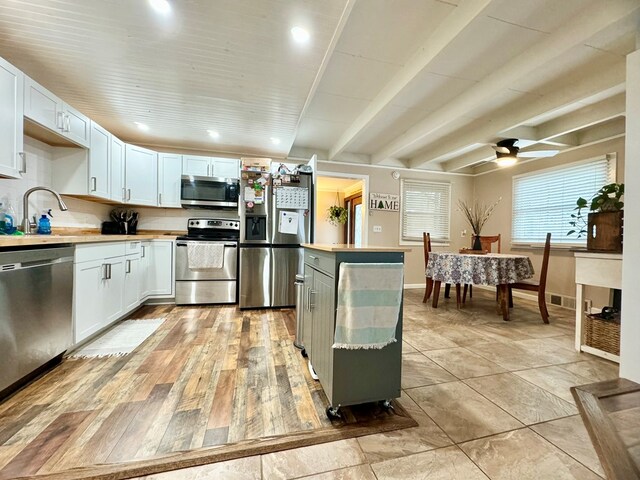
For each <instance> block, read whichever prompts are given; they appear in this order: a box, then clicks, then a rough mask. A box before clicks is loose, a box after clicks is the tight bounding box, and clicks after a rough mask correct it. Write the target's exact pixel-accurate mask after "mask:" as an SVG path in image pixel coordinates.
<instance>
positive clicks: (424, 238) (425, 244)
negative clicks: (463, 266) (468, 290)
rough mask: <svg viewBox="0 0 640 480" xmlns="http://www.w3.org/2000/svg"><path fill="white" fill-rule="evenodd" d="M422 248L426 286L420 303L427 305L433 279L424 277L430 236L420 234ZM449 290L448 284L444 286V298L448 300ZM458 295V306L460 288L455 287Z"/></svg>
mask: <svg viewBox="0 0 640 480" xmlns="http://www.w3.org/2000/svg"><path fill="white" fill-rule="evenodd" d="M422 247H423V249H424V271H425V279H426V285H425V289H424V298H423V299H422V303H427V300H429V297H431V293H432V292H433V279H431V278H430V277H427V276H426V272H427V264H428V263H429V252H431V236H430V235H429V234H428V233H427V232H422ZM450 288H451V285H450V284H448V283H447V284H445V286H444V297H445V298H449V289H450ZM457 289H458V290H457V293H458V299H457V300H458V304H459V303H460V300H459V298H460V292H459V290H460V287H459V286H458V287H457ZM439 294H440V284H438V295H439Z"/></svg>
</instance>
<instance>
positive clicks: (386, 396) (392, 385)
mask: <svg viewBox="0 0 640 480" xmlns="http://www.w3.org/2000/svg"><path fill="white" fill-rule="evenodd" d="M303 247H304V314H303V338H302V339H303V344H304V348H305V351H306V354H307V355H308V356H309V360H310V363H311V365H312V366H313V369H314V370H315V373H316V375H317V376H318V378H319V380H320V383H321V385H322V388H323V389H324V391H325V393H326V395H327V397H328V399H329V406H328V407H327V415H328V416H329V417H330V418H332V417H339V416H340V413H339V408H340V406H347V405H356V404H361V403H368V402H376V401H383V402H384V405H385V406H387V407H389V406H390V403H389V402H390V400H391V399H393V398H398V397H399V396H400V389H401V386H400V382H401V368H402V288H401V286H400V293H399V311H398V317H397V323H396V325H395V341H392V342H391V343H389V344H388V345H385V346H384V347H382V348H355V349H347V348H334V340H335V332H336V315H337V313H336V312H337V308H338V303H339V300H338V296H339V291H338V288H339V280H340V277H339V276H340V265H341V264H342V263H346V264H396V265H397V264H403V263H404V253H405V252H407V251H409V249H406V248H397V247H373V246H369V247H354V246H353V245H324V244H304V245H303ZM399 268H402V267H401V266H400V267H399ZM393 320H394V321H395V318H394V319H393Z"/></svg>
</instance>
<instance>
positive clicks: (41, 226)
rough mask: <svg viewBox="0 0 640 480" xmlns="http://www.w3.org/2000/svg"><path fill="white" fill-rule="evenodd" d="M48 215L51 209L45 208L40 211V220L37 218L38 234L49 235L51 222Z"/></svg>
mask: <svg viewBox="0 0 640 480" xmlns="http://www.w3.org/2000/svg"><path fill="white" fill-rule="evenodd" d="M49 217H51V210H46V211H44V212H43V213H42V216H41V217H40V220H38V234H39V235H51V222H50V221H49ZM52 218H53V217H52Z"/></svg>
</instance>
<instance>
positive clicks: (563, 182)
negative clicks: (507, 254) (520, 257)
mask: <svg viewBox="0 0 640 480" xmlns="http://www.w3.org/2000/svg"><path fill="white" fill-rule="evenodd" d="M614 181H615V159H608V158H601V159H598V160H590V161H588V162H581V163H579V164H573V165H569V166H566V167H560V168H554V169H550V170H545V171H541V172H536V173H532V174H525V175H518V176H515V177H513V212H512V213H513V218H512V231H511V241H512V243H526V244H535V243H544V241H545V238H546V235H547V232H551V240H552V242H553V243H555V244H584V243H586V238H585V237H582V238H580V239H578V238H576V236H575V235H571V236H567V232H568V231H569V230H572V227H571V225H569V222H570V221H571V214H572V213H575V212H574V208H575V207H576V201H577V200H578V198H579V197H583V198H586V199H587V200H589V199H591V197H592V196H593V195H594V194H595V193H596V192H597V191H598V190H599V189H600V188H601V187H602V186H604V185H606V184H608V183H611V182H614Z"/></svg>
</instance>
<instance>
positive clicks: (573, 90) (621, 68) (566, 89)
mask: <svg viewBox="0 0 640 480" xmlns="http://www.w3.org/2000/svg"><path fill="white" fill-rule="evenodd" d="M625 78H626V73H625V62H624V61H621V62H618V63H617V64H615V65H612V66H610V68H608V69H606V70H599V71H598V72H597V73H596V74H594V75H590V76H587V77H585V78H584V79H583V80H582V81H580V82H578V83H570V84H566V85H563V86H561V87H559V88H556V89H555V90H553V91H552V92H551V93H549V94H547V95H545V96H543V97H540V98H539V99H537V100H535V101H532V102H529V103H527V104H524V103H521V104H520V105H519V107H518V108H513V107H510V106H509V107H505V108H503V109H501V110H499V111H497V112H496V113H495V115H493V117H492V118H491V120H490V121H486V120H482V119H481V120H475V121H473V122H471V123H470V124H469V125H468V127H466V128H464V129H463V130H462V131H463V132H464V133H463V134H460V133H458V132H456V133H452V134H449V135H447V136H445V137H443V138H441V139H439V140H438V145H437V146H436V147H434V148H432V149H430V150H428V151H425V152H423V153H422V154H421V155H419V156H417V157H415V158H413V159H411V161H410V163H409V165H410V166H411V167H412V168H417V167H420V166H421V165H422V164H424V163H428V162H431V161H438V159H439V158H440V157H443V156H445V155H447V154H448V153H449V152H451V151H456V150H460V149H462V148H464V147H466V146H468V145H472V144H474V143H480V142H488V141H489V139H491V138H495V136H496V132H502V131H505V130H510V129H513V128H514V127H516V126H518V125H522V124H524V123H526V122H527V121H529V120H530V119H532V118H535V117H537V116H539V115H541V114H543V113H547V112H550V111H553V110H561V109H562V108H564V107H566V106H569V105H572V104H575V103H576V102H580V101H588V100H589V98H591V97H593V96H595V95H601V94H602V92H606V91H612V92H616V93H618V92H619V91H620V90H621V89H622V88H623V86H624V82H625ZM451 162H452V163H449V162H447V165H451V166H453V165H455V166H456V168H455V169H459V168H464V166H468V165H462V166H459V165H458V164H457V163H455V162H454V161H453V160H452V161H451ZM444 169H445V170H446V171H450V170H449V168H448V166H445V167H444Z"/></svg>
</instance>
